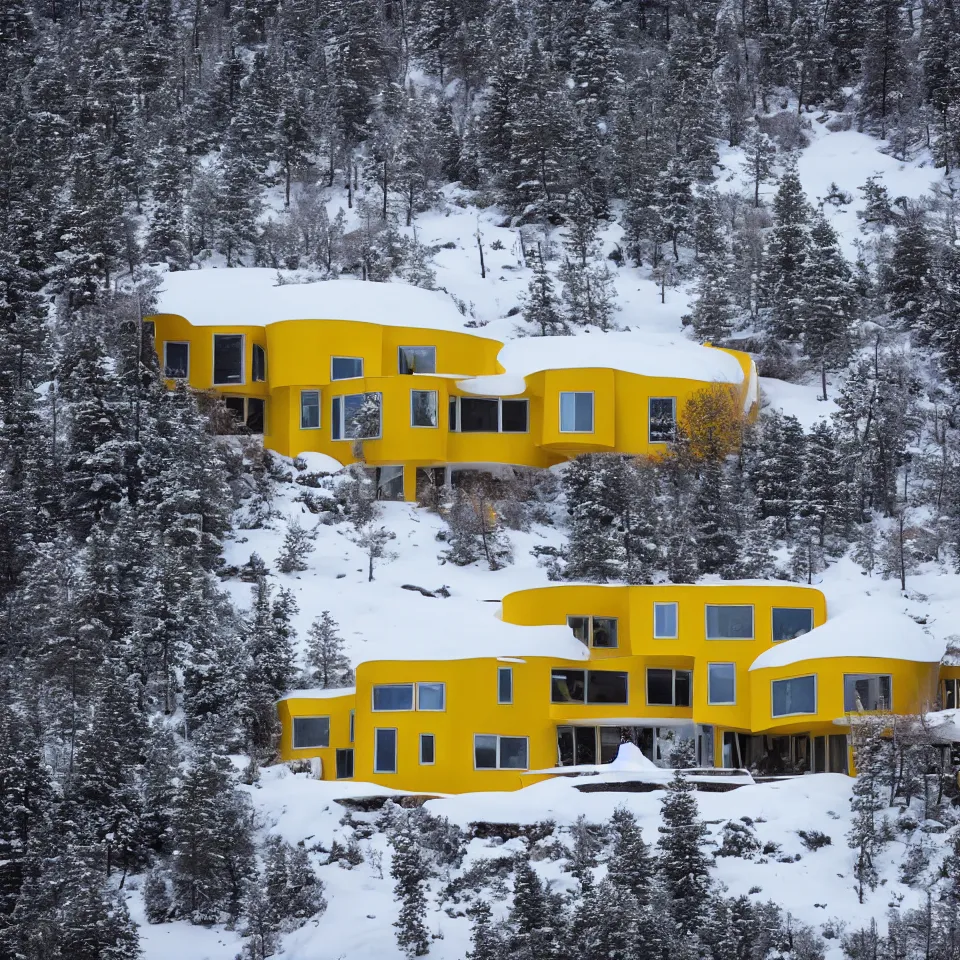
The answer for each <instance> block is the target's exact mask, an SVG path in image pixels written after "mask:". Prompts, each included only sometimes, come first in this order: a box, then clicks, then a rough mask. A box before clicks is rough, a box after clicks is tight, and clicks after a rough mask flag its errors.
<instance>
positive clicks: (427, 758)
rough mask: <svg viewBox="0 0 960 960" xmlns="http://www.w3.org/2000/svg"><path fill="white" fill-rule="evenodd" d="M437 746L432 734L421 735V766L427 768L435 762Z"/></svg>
mask: <svg viewBox="0 0 960 960" xmlns="http://www.w3.org/2000/svg"><path fill="white" fill-rule="evenodd" d="M435 746H436V741H435V740H434V737H433V734H432V733H421V734H420V765H421V766H424V767H427V766H430V764H432V763H434V762H435V753H436V751H435Z"/></svg>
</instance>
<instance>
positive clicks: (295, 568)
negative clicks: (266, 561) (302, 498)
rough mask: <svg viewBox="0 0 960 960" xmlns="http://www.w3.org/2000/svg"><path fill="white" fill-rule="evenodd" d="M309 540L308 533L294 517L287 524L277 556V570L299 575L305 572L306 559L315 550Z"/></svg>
mask: <svg viewBox="0 0 960 960" xmlns="http://www.w3.org/2000/svg"><path fill="white" fill-rule="evenodd" d="M311 539H312V538H311V535H310V532H309V531H308V530H305V529H304V528H303V527H302V526H301V525H300V521H299V520H297V518H296V517H294V518H293V519H292V520H291V521H290V522H289V523H288V524H287V532H286V533H285V534H284V536H283V544H282V545H281V547H280V553H279V554H278V555H277V569H278V570H279V571H280V572H281V573H299V572H301V571H303V570H306V569H307V557H308V556H309V555H310V554H311V553H313V551H314V550H315V549H316V548H315V547H314V545H313V544H312V543H311V542H310V541H311Z"/></svg>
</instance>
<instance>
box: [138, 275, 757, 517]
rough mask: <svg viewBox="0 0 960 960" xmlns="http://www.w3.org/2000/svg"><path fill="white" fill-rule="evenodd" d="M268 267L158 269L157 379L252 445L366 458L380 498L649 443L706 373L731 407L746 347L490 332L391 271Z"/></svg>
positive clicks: (751, 376)
mask: <svg viewBox="0 0 960 960" xmlns="http://www.w3.org/2000/svg"><path fill="white" fill-rule="evenodd" d="M276 278H277V274H276V272H275V271H271V270H253V269H251V270H200V271H191V272H184V273H174V274H169V275H168V276H167V277H166V278H165V280H164V285H165V288H166V289H165V290H164V292H162V293H161V295H160V298H159V307H158V312H157V313H156V314H155V315H154V316H152V317H150V318H148V319H149V320H150V321H151V322H152V323H153V325H154V331H155V332H154V336H155V342H156V348H157V352H158V355H159V357H160V362H161V363H162V365H163V368H164V370H165V372H166V375H167V377H168V378H169V380H170V381H171V385H172V382H173V381H176V380H185V381H187V382H188V383H189V384H190V385H191V386H193V387H195V388H197V389H200V390H215V391H217V392H218V393H220V394H222V395H223V397H224V399H225V402H226V404H227V406H228V407H229V408H230V409H231V410H232V411H233V412H234V414H235V415H236V416H237V418H238V419H239V420H241V421H242V422H243V423H245V424H246V425H247V426H248V427H249V429H250V430H251V431H253V432H256V433H263V435H264V444H265V445H266V446H267V447H269V448H270V449H272V450H276V451H277V452H278V453H281V454H284V455H287V456H298V455H299V454H301V453H304V452H318V453H323V454H326V455H328V456H330V457H332V458H333V459H335V460H336V461H338V462H339V463H340V464H344V465H345V464H348V463H351V462H354V461H356V460H357V459H360V458H361V457H362V459H363V460H364V461H365V462H366V463H367V464H369V465H370V466H372V467H375V468H376V472H377V482H378V484H379V487H380V495H381V497H383V498H385V499H388V498H393V499H407V500H414V499H416V492H417V486H418V482H423V481H426V480H428V479H429V480H431V481H434V482H435V481H436V480H438V479H440V478H439V477H438V476H437V474H436V471H438V470H441V471H443V477H442V479H444V480H449V477H450V472H451V471H456V470H459V469H470V468H484V469H489V468H490V467H491V466H493V465H515V466H527V467H549V466H552V465H554V464H557V463H560V462H562V461H564V460H566V459H569V458H570V457H573V456H576V455H577V454H579V453H586V452H604V451H606V452H619V453H632V454H638V455H648V454H656V453H658V452H662V451H664V450H665V449H666V445H667V443H668V442H669V440H670V439H671V438H672V437H673V433H674V427H675V423H676V420H677V417H678V416H682V413H683V410H684V407H685V405H686V404H687V402H688V401H689V400H690V398H691V397H692V396H693V395H694V394H696V393H698V392H699V391H702V390H704V389H705V388H708V387H710V386H711V385H713V384H722V385H723V386H724V387H725V388H726V389H729V391H730V394H731V402H732V403H733V404H735V405H736V408H737V409H738V410H740V411H742V412H743V413H744V414H746V415H752V414H753V413H754V412H755V410H756V405H757V399H758V394H757V382H758V381H757V376H756V369H755V367H754V364H753V361H752V360H751V358H750V356H749V355H748V354H745V353H740V352H738V351H733V350H722V349H719V348H716V349H715V348H712V347H708V346H699V345H697V344H694V343H692V342H690V341H689V340H687V339H686V338H684V337H683V336H681V335H677V336H676V337H673V338H669V337H668V338H659V339H657V338H649V337H645V338H642V339H638V337H637V336H636V335H633V334H616V333H614V334H607V335H603V336H601V335H597V336H593V337H545V338H544V337H537V338H528V339H525V340H514V341H510V343H509V344H507V345H506V346H505V345H504V344H503V343H501V342H500V341H498V340H494V339H490V338H488V337H483V336H480V335H477V334H473V333H468V332H466V331H464V330H463V317H462V316H461V314H460V313H459V312H458V310H457V309H456V308H455V306H454V305H453V303H452V301H451V300H450V299H449V297H447V296H446V295H445V294H442V293H438V292H433V291H427V290H421V289H419V288H416V287H411V286H409V285H406V284H401V283H391V284H377V283H362V282H359V281H350V280H340V281H336V282H327V283H312V284H298V283H287V284H283V285H279V286H278V285H277V284H276Z"/></svg>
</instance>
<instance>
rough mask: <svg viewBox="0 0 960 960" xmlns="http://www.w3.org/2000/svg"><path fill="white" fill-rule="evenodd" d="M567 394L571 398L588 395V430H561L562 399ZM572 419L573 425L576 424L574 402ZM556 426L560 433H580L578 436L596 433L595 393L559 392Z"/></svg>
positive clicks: (589, 391)
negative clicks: (570, 395) (571, 396)
mask: <svg viewBox="0 0 960 960" xmlns="http://www.w3.org/2000/svg"><path fill="white" fill-rule="evenodd" d="M568 394H572V395H573V396H579V395H581V394H584V395H586V394H589V396H590V429H589V430H564V429H563V398H564V397H565V396H567V395H568ZM573 419H574V424H576V419H577V410H576V401H574V410H573ZM557 426H558V427H559V431H560V433H580V434H592V433H596V430H597V397H596V393H595V391H593V390H561V391H560V393H559V396H558V397H557Z"/></svg>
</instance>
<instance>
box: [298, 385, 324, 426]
mask: <svg viewBox="0 0 960 960" xmlns="http://www.w3.org/2000/svg"><path fill="white" fill-rule="evenodd" d="M319 426H320V391H319V390H301V391H300V429H301V430H316V429H318V428H319Z"/></svg>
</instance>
